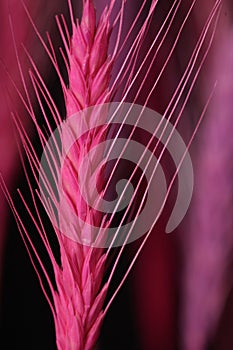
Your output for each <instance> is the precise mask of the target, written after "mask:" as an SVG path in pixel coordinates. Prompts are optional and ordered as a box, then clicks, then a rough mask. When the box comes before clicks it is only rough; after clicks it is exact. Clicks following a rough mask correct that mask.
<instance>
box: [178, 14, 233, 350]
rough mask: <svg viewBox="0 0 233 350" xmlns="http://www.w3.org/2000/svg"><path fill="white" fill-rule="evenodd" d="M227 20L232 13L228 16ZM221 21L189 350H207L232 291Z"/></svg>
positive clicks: (188, 286)
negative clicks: (229, 280)
mask: <svg viewBox="0 0 233 350" xmlns="http://www.w3.org/2000/svg"><path fill="white" fill-rule="evenodd" d="M226 14H227V15H228V12H227V11H226ZM227 21H228V20H227V17H224V18H223V19H222V23H221V31H220V33H219V35H218V38H217V42H216V44H215V48H214V51H213V67H212V69H211V71H210V74H211V75H212V78H213V79H217V87H216V92H215V94H214V97H213V101H212V103H211V106H210V109H209V112H208V115H207V116H206V121H205V123H204V125H203V128H202V135H201V138H200V147H199V153H198V157H197V161H196V167H195V169H196V171H195V175H196V176H195V178H196V181H195V198H194V202H193V207H192V211H191V214H190V215H191V219H190V226H189V228H188V230H190V232H188V233H187V237H186V239H187V242H186V243H187V244H186V245H185V252H184V254H185V257H186V259H185V269H184V281H183V283H184V292H183V296H182V297H183V314H182V325H181V334H182V341H183V349H184V350H203V349H206V346H207V344H208V341H209V340H210V338H211V337H212V336H213V333H214V331H215V330H216V326H217V323H218V320H219V316H220V314H221V311H222V307H223V303H224V301H225V297H226V295H227V293H228V290H229V284H228V283H227V282H228V275H227V270H228V266H229V262H230V259H231V252H232V247H233V237H232V232H233V219H232V209H233V202H232V198H233V162H232V159H233V137H232V130H233V118H232V111H233V98H232V97H233V75H232V68H233V28H232V26H230V24H229V23H227Z"/></svg>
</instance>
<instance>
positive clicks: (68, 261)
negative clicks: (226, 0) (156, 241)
mask: <svg viewBox="0 0 233 350" xmlns="http://www.w3.org/2000/svg"><path fill="white" fill-rule="evenodd" d="M220 2H221V1H216V2H215V4H214V6H213V9H212V12H211V14H210V16H209V18H208V19H207V21H206V23H205V26H204V27H203V31H202V33H201V35H200V38H198V40H197V44H196V46H195V48H194V50H193V52H192V54H191V57H190V59H189V62H188V64H187V67H186V69H185V72H184V74H183V76H182V79H181V80H180V82H179V84H178V86H177V88H176V90H175V92H174V94H173V96H172V98H171V101H170V102H169V105H168V107H167V109H166V111H165V113H164V118H165V117H167V119H168V120H170V119H171V117H172V115H173V114H174V110H175V109H176V108H178V107H177V106H179V104H180V105H181V106H180V109H179V111H178V116H177V118H176V121H175V124H174V128H173V129H172V131H171V133H170V134H169V138H170V137H171V136H172V134H173V132H174V130H175V127H176V126H177V123H178V122H179V120H180V119H181V117H182V115H183V111H184V108H185V106H186V104H187V101H188V99H189V97H190V94H191V92H192V90H193V86H194V84H195V82H196V80H197V78H198V75H199V72H200V69H201V67H202V65H203V64H204V61H205V58H206V56H207V53H208V50H209V47H210V45H211V41H210V43H209V46H208V48H207V49H206V50H204V53H203V52H202V50H201V48H202V45H203V42H204V41H205V40H206V37H207V34H208V33H209V31H210V28H211V24H212V22H213V20H214V19H215V17H216V13H218V10H219V5H220ZM114 3H115V1H111V3H110V6H109V8H108V9H106V10H105V11H104V13H103V15H102V17H101V19H100V21H99V23H98V24H97V25H96V18H95V10H94V6H93V2H92V1H91V0H87V1H84V10H83V18H82V21H81V23H80V24H79V23H77V24H75V22H74V20H72V30H73V36H72V38H70V37H69V33H68V30H67V27H66V24H65V21H64V18H63V17H61V20H60V19H59V18H57V23H58V27H59V29H60V33H61V35H62V37H63V39H64V45H65V49H66V54H63V57H64V61H65V63H66V65H67V70H68V76H69V88H67V86H66V84H65V82H64V80H63V78H62V76H61V73H60V71H59V67H58V63H57V60H56V57H55V54H54V50H53V46H52V42H51V39H50V37H49V36H48V40H49V48H48V47H47V46H46V45H45V43H44V41H43V39H42V38H41V36H40V34H39V33H38V31H37V30H36V28H35V25H34V23H33V21H32V25H33V27H34V28H35V30H36V32H37V34H38V37H39V38H40V40H41V42H42V44H43V45H44V47H45V50H46V52H47V53H48V55H49V57H50V59H51V61H52V63H53V65H54V67H55V69H56V71H57V74H58V76H59V78H60V81H61V85H62V88H63V91H64V95H65V100H66V108H67V117H68V119H69V118H71V116H72V114H74V113H77V112H78V111H80V110H82V109H83V108H86V107H89V106H91V105H93V104H99V103H102V104H103V103H104V102H107V101H109V99H110V96H113V95H114V93H115V92H116V90H117V89H118V88H119V86H120V85H121V84H122V82H123V83H124V84H125V85H124V89H123V94H122V100H121V102H124V101H125V100H126V99H127V97H128V95H129V93H130V91H131V90H133V86H134V83H135V82H136V81H139V82H140V88H139V89H138V90H137V91H136V92H135V97H134V98H133V102H136V101H137V98H138V95H139V94H140V92H141V91H142V90H143V87H144V84H145V80H146V79H147V78H148V76H149V74H150V73H151V72H152V71H153V63H154V61H155V59H156V57H157V54H158V52H159V50H160V47H161V46H162V45H163V43H164V40H165V39H166V37H167V33H168V32H169V30H170V28H171V26H172V24H173V21H174V18H175V17H176V16H177V14H178V13H179V12H178V10H179V6H180V3H181V0H180V1H178V0H176V1H174V4H173V5H172V7H171V9H170V11H169V13H168V15H167V17H166V19H165V21H164V25H163V26H162V27H161V29H160V30H159V32H158V33H157V35H156V36H155V38H153V40H152V43H151V45H150V48H149V50H148V52H146V53H145V54H144V55H143V59H142V60H141V61H139V62H138V60H137V59H138V50H140V49H141V46H142V43H143V40H144V38H145V35H146V33H147V30H148V24H150V21H151V19H152V16H153V14H154V10H155V7H156V4H157V1H156V0H155V1H152V2H151V5H150V8H149V11H148V15H147V17H146V19H145V21H144V23H143V25H142V27H141V28H140V29H139V31H138V34H137V36H136V38H135V40H134V41H133V43H132V46H131V47H130V49H129V51H128V53H127V55H126V57H125V60H124V63H123V64H122V67H121V69H120V70H119V72H118V74H117V77H116V79H115V81H114V83H113V84H112V86H111V87H110V89H109V84H110V71H111V64H112V62H113V60H114V59H115V58H116V57H117V53H121V49H122V47H123V46H124V45H125V41H124V42H123V44H122V46H121V47H119V50H118V44H116V49H115V50H114V53H113V56H112V57H111V58H108V55H107V51H108V40H109V34H110V25H109V18H110V14H111V10H112V7H113V5H114ZM124 3H125V1H124V0H123V1H122V2H121V10H120V12H119V14H118V15H117V16H116V21H114V22H113V23H114V24H113V25H115V23H116V22H117V21H118V22H119V23H121V21H122V17H123V14H124ZM195 3H196V1H195V0H194V1H193V2H192V5H191V7H190V10H189V11H188V12H187V14H186V17H185V19H184V21H183V23H182V25H181V28H180V30H179V32H178V36H177V38H176V40H175V42H174V44H173V46H172V49H171V52H170V53H169V55H168V57H167V58H166V59H165V62H164V64H163V66H162V69H161V72H160V73H159V75H158V76H157V77H155V79H152V82H151V89H150V91H148V93H147V97H146V101H145V103H144V104H145V105H146V104H147V103H148V101H149V99H150V97H151V96H152V95H153V93H154V91H155V89H156V86H157V84H158V81H159V79H160V78H161V76H162V74H163V72H164V70H165V68H166V65H167V63H168V62H169V60H170V58H171V56H172V54H173V52H174V50H175V48H176V45H177V42H178V40H179V37H180V35H181V33H182V31H183V29H184V27H185V23H186V21H187V19H188V18H189V16H190V13H191V11H192V8H193V7H194V5H195ZM69 4H70V2H69ZM146 4H147V1H143V4H142V7H141V10H142V9H143V8H144V7H145V5H146ZM70 8H71V4H70ZM25 10H26V12H27V14H28V16H29V18H30V14H29V13H28V11H27V9H26V8H25ZM141 10H140V12H141ZM71 18H72V19H73V14H72V11H71ZM135 21H137V18H136V19H135ZM133 25H134V23H133V24H132V27H133ZM120 28H121V25H119V34H118V37H117V43H118V42H119V37H120V33H121V29H120ZM164 28H166V30H165V31H163V29H164ZM132 30H133V29H131V31H132ZM164 32H165V33H164ZM129 34H130V33H129ZM66 35H67V37H68V44H67V40H66ZM127 37H128V35H127ZM127 37H126V41H127ZM151 54H153V57H152V60H151ZM28 57H29V59H30V61H31V64H32V66H33V68H34V72H30V77H31V81H32V84H33V87H34V90H35V93H36V95H37V99H38V102H39V104H40V107H41V111H42V113H43V116H44V120H45V123H46V124H47V127H48V128H49V132H50V131H51V130H50V129H51V127H50V123H49V119H48V116H47V115H46V112H45V108H44V107H43V104H42V102H41V100H42V98H41V95H42V97H43V99H44V100H45V101H46V104H47V105H48V107H49V110H50V112H51V115H52V117H53V118H54V120H55V122H56V124H57V125H59V123H60V122H61V116H60V114H59V112H58V110H57V108H56V105H55V103H54V101H53V100H52V98H51V96H50V94H49V92H48V89H47V87H46V85H45V84H44V82H43V79H42V78H41V75H40V73H39V72H38V69H37V67H36V66H35V64H34V62H33V60H32V59H31V57H30V55H29V54H28ZM67 57H68V59H67ZM198 59H200V61H201V62H200V63H197V62H198ZM136 63H137V65H136ZM145 64H147V65H148V68H149V69H148V71H147V73H146V74H145V77H144V78H143V80H142V82H141V80H140V79H141V78H140V72H142V71H143V67H144V65H145ZM132 67H133V69H134V68H135V67H137V71H136V72H135V74H134V75H133V74H132V72H131V71H130V69H131V68H132ZM184 90H188V91H187V95H185V99H184V102H183V101H182V102H181V100H182V98H181V97H182V94H183V92H184ZM23 102H24V104H25V108H26V109H27V111H28V113H29V114H30V116H31V118H32V119H33V121H34V123H35V126H36V128H37V132H38V135H39V137H40V141H41V144H42V145H45V143H46V136H47V135H46V134H45V132H44V131H43V130H42V129H41V127H40V126H39V124H38V123H37V121H36V117H35V113H34V110H33V108H32V106H31V104H30V103H29V101H26V100H23ZM208 102H209V101H208ZM207 105H208V103H207ZM207 105H206V106H205V108H204V111H203V113H202V114H201V116H200V120H199V122H198V124H197V126H196V128H195V130H194V133H193V135H192V137H191V139H190V142H189V144H188V147H189V146H190V144H191V142H192V140H193V137H194V135H195V133H196V131H197V129H198V126H199V124H200V121H201V119H202V117H203V115H204V112H205V109H206V107H207ZM93 118H96V115H94V114H93V115H92V114H91V116H90V118H89V119H93ZM15 120H16V126H17V128H18V131H19V134H20V136H21V140H22V143H23V146H24V148H25V152H26V155H27V157H28V160H29V163H30V166H31V168H32V172H33V175H34V176H35V179H36V181H37V183H38V179H37V171H38V169H40V161H39V159H38V157H37V155H36V152H35V150H34V148H33V146H32V144H31V142H30V139H29V138H28V136H27V134H26V133H25V131H24V130H23V128H22V126H21V123H20V120H19V118H15ZM89 121H90V120H89ZM161 121H163V118H161ZM86 122H87V121H86ZM94 122H95V119H94V120H92V123H93V124H94ZM137 122H138V119H137V117H136V120H135V127H136V125H137ZM165 130H166V125H165V129H164V130H163V131H162V132H163V133H164V131H165ZM152 133H153V135H152V137H151V139H150V140H149V145H150V143H151V140H152V139H153V138H154V137H155V135H156V131H153V132H152ZM61 136H62V135H61ZM98 137H102V135H94V138H90V139H88V140H87V141H88V142H87V143H84V144H82V143H80V144H77V149H79V151H80V152H82V149H83V148H84V149H85V147H90V144H93V143H95V142H96V138H97V139H98ZM161 137H162V136H161ZM115 138H116V139H117V135H116V137H115ZM128 142H130V138H129V140H127V142H126V145H127V144H128ZM168 142H169V139H168V140H167V143H168ZM114 143H115V139H114V140H113V145H114ZM167 143H166V144H165V145H164V147H163V149H162V152H161V153H160V158H161V157H162V155H163V153H164V150H165V149H166V146H167ZM55 146H57V147H58V146H59V145H58V144H56V142H55ZM147 146H148V145H147ZM156 147H157V143H156V146H155V149H156ZM58 148H59V147H58ZM58 152H59V150H58ZM79 157H80V155H79V154H78V155H77V156H76V158H75V159H76V160H77V163H76V162H74V161H73V158H72V157H70V158H69V157H68V159H67V166H65V168H64V169H63V170H64V172H63V176H62V180H63V185H64V189H65V195H66V197H67V198H69V203H70V207H72V206H73V209H74V210H80V211H82V212H83V211H84V212H85V210H86V207H85V206H84V207H82V206H81V207H80V206H79V205H78V206H77V201H76V198H75V190H74V189H76V188H75V182H74V181H73V178H72V176H73V174H75V173H76V172H78V164H79ZM184 157H185V154H184V155H183V157H182V159H181V161H180V164H179V166H181V164H182V160H183V158H184ZM158 162H159V161H158ZM92 166H93V167H95V166H96V165H95V163H92ZM56 170H57V169H55V171H56ZM53 171H54V169H53V167H52V166H51V172H53ZM178 171H179V169H177V170H176V172H175V174H174V177H173V179H172V182H171V183H170V185H169V187H168V190H167V193H166V198H165V199H164V203H165V201H166V199H167V197H168V195H169V192H170V190H171V187H172V185H173V182H174V181H175V180H174V179H175V178H176V175H177V172H178ZM42 175H44V174H42ZM55 177H56V176H55ZM67 178H68V179H69V181H68V182H67V181H66V179H67ZM27 180H28V185H29V190H30V193H31V196H32V200H33V204H34V206H35V209H36V217H35V216H34V215H33V214H32V212H31V210H30V207H29V205H28V204H27V203H26V201H25V200H24V198H23V196H22V194H21V192H20V191H19V194H20V197H21V199H22V201H23V203H24V205H25V207H26V209H27V210H28V213H29V216H30V217H31V219H32V221H33V223H34V224H35V226H36V228H37V230H38V232H39V234H40V236H41V239H42V241H43V243H44V246H45V248H46V249H47V252H48V254H49V257H50V259H51V262H52V264H53V268H54V274H55V280H56V287H54V286H53V284H52V282H51V278H50V277H49V275H48V273H47V271H46V269H45V267H44V264H43V263H42V261H41V258H40V256H39V254H38V252H37V250H36V248H35V246H34V244H33V241H32V239H31V237H30V235H29V233H28V231H27V229H26V227H25V225H24V223H23V222H22V220H21V218H20V215H19V214H18V212H17V210H16V208H15V206H14V204H13V203H12V200H11V198H10V197H9V196H8V194H7V191H6V188H5V187H4V191H5V193H6V196H7V198H8V201H9V203H10V205H11V207H12V210H13V213H14V215H15V217H16V220H17V222H18V225H19V230H20V232H21V233H22V237H23V239H24V241H25V244H26V246H27V248H28V251H29V254H30V257H31V259H32V262H33V261H34V260H33V257H32V253H31V250H33V252H34V255H35V257H36V259H37V261H38V263H39V265H40V269H42V272H43V274H44V275H45V277H46V279H47V283H48V285H49V287H50V291H51V293H52V296H53V300H54V305H53V303H52V302H51V300H50V298H49V296H48V293H47V291H46V289H45V288H44V286H43V281H42V280H41V276H40V272H39V271H38V270H37V266H35V264H34V266H35V269H36V271H37V272H38V277H39V280H40V283H41V285H42V288H43V291H44V293H45V296H46V298H47V300H48V302H49V304H50V307H51V309H52V312H53V316H54V320H55V325H56V335H57V346H58V348H59V349H76V350H81V349H82V350H83V349H85V350H87V349H92V348H93V347H94V344H95V342H96V339H97V337H98V334H99V332H100V326H101V323H102V320H103V317H104V316H105V314H106V312H107V310H108V309H109V307H110V305H111V303H112V301H113V300H114V298H115V296H116V294H117V293H118V291H119V289H120V288H121V286H122V284H123V282H124V281H125V279H126V277H127V276H128V274H129V272H130V270H131V269H132V266H133V265H134V263H135V261H136V259H137V257H138V255H139V253H140V251H141V249H142V248H143V246H144V244H145V243H146V241H147V239H148V237H149V235H150V234H151V231H152V230H153V227H154V225H155V223H156V219H155V220H154V221H153V222H152V225H151V228H150V230H149V231H148V233H147V234H146V235H145V236H144V238H143V240H142V243H141V245H140V247H139V249H138V251H137V253H136V254H135V257H134V258H133V260H132V261H131V263H130V264H129V267H128V268H127V271H126V273H125V274H124V276H123V279H122V281H121V282H120V283H119V286H118V287H117V289H116V291H115V292H114V294H113V296H112V297H111V298H110V300H109V302H108V304H107V305H106V306H105V307H104V306H103V303H104V299H105V296H106V292H107V289H108V286H109V284H110V282H111V280H112V277H113V274H114V272H115V270H116V267H117V265H118V263H119V260H120V258H121V256H122V252H123V249H124V244H123V245H122V247H121V248H120V250H119V252H118V255H117V257H116V259H115V261H114V265H113V268H112V270H111V273H110V276H109V278H108V279H107V282H106V284H105V285H104V286H103V285H102V281H103V271H104V269H105V263H106V259H107V256H108V255H109V251H110V248H111V247H109V249H108V250H107V251H106V252H104V250H103V249H95V248H93V247H87V246H83V245H80V244H78V243H77V242H74V241H72V240H70V239H69V238H67V237H66V236H64V235H63V234H61V232H60V231H59V229H58V227H59V225H54V230H55V232H56V234H57V239H58V242H59V246H60V255H61V263H60V264H59V263H58V262H57V261H56V259H55V257H54V254H53V250H52V248H51V246H50V243H49V240H48V235H47V233H46V230H45V228H44V225H43V221H42V220H41V217H40V214H39V212H38V210H37V205H36V199H35V197H36V196H35V193H34V191H33V189H32V186H31V183H30V179H29V178H27ZM43 180H44V186H45V187H46V189H47V191H48V193H49V194H50V198H49V200H47V208H46V209H47V210H48V208H49V210H48V211H49V214H50V216H51V217H52V219H54V217H56V213H55V212H54V206H55V207H56V208H58V209H59V205H60V203H59V200H57V198H56V195H55V193H54V191H53V189H52V188H51V187H50V184H49V181H48V179H47V178H46V175H45V176H43ZM130 180H131V178H130V179H129V181H128V182H127V185H128V184H129V183H130ZM140 181H141V178H140ZM140 181H139V182H140ZM36 193H37V195H38V197H39V199H41V200H42V203H43V201H44V200H46V198H43V199H42V198H41V194H39V193H38V192H36ZM51 199H52V201H53V203H51ZM134 200H135V195H133V196H132V199H131V201H132V202H133V201H134ZM142 202H143V201H142ZM140 205H141V203H140ZM70 207H68V206H67V207H63V208H61V209H62V215H60V213H59V212H58V221H59V220H62V219H64V217H65V219H66V222H67V223H68V224H69V213H70ZM66 209H67V210H66ZM139 210H140V208H139ZM161 211H162V208H161ZM65 214H66V215H65ZM87 215H90V216H91V215H92V212H91V211H90V212H87ZM53 216H54V217H53ZM52 223H53V220H52ZM135 223H136V219H135V220H133V224H135ZM121 225H122V221H121V222H120V224H119V229H120V228H121ZM67 227H68V226H67ZM133 228H134V226H132V228H131V229H132V230H133ZM72 229H75V230H77V231H79V228H77V227H72ZM132 230H130V232H129V233H128V235H130V234H131V231H132ZM25 237H26V239H25ZM124 243H125V242H124Z"/></svg>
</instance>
